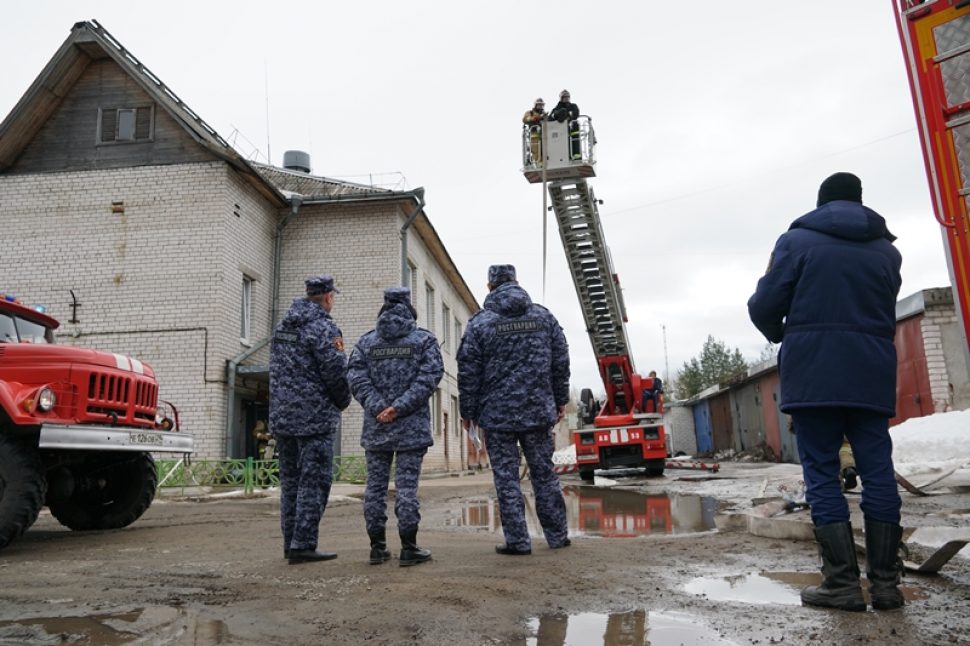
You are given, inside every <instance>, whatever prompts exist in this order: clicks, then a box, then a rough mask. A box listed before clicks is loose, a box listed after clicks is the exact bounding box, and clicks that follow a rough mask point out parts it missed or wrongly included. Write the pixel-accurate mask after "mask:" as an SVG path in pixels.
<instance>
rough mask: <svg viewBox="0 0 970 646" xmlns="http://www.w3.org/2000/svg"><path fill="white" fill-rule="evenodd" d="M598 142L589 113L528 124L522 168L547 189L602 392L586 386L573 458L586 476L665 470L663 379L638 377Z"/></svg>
mask: <svg viewBox="0 0 970 646" xmlns="http://www.w3.org/2000/svg"><path fill="white" fill-rule="evenodd" d="M537 130H538V132H537ZM537 144H538V145H537ZM595 147H596V137H595V134H594V132H593V126H592V121H591V120H590V119H589V117H587V116H585V115H580V116H579V117H578V119H575V120H566V121H562V122H559V121H554V120H549V121H542V122H541V123H538V124H532V125H526V126H525V127H524V128H523V138H522V158H523V173H524V175H525V178H526V179H527V180H528V181H529V182H530V183H532V184H538V183H541V184H543V186H544V191H546V190H547V191H548V196H549V199H550V200H551V203H552V210H553V211H554V212H555V214H556V222H557V224H558V227H559V237H560V239H561V241H562V244H563V249H564V250H565V252H566V261H567V263H568V265H569V272H570V274H571V275H572V279H573V285H574V286H575V288H576V295H577V296H578V298H579V304H580V307H581V309H582V312H583V319H584V320H585V323H586V332H587V334H588V335H589V340H590V343H591V344H592V346H593V354H594V355H595V357H596V362H597V364H598V365H599V373H600V377H601V378H602V380H603V388H604V390H605V396H604V400H603V402H602V403H600V402H597V401H596V400H595V399H594V397H593V394H592V390H591V389H588V388H587V389H583V391H582V396H581V401H580V402H579V410H580V414H579V428H577V429H576V431H575V432H574V433H573V440H574V442H575V445H576V463H577V467H578V470H579V474H580V476H581V477H582V479H583V480H587V481H588V480H592V479H593V472H594V471H595V470H596V469H610V468H618V467H623V468H632V467H645V470H646V473H647V475H650V476H661V475H663V471H664V465H665V461H666V458H667V446H666V438H665V435H664V428H663V421H662V412H663V402H662V399H661V397H660V396H659V394H658V390H659V385H660V384H659V383H656V382H655V381H654V379H651V378H649V377H641V376H640V375H639V374H637V372H636V369H635V368H634V365H633V353H632V351H631V350H630V342H629V340H628V338H627V333H626V325H625V324H626V322H627V316H626V308H625V306H624V304H623V294H622V291H621V289H620V280H619V278H618V276H617V275H616V272H615V271H614V270H613V262H612V259H611V257H610V252H609V248H608V247H607V245H606V239H605V237H604V236H603V227H602V223H601V221H600V216H599V210H598V208H597V205H598V204H599V202H598V201H597V199H596V197H595V196H594V194H593V189H592V188H591V187H590V186H589V184H588V183H587V182H586V178H589V177H595V175H596V172H595V164H596V160H595V155H594V153H595ZM544 218H545V210H544V211H543V219H544ZM543 221H544V220H543ZM657 381H659V380H657Z"/></svg>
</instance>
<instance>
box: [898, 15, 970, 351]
mask: <svg viewBox="0 0 970 646" xmlns="http://www.w3.org/2000/svg"><path fill="white" fill-rule="evenodd" d="M893 7H894V9H895V14H896V25H897V27H898V29H899V36H900V40H901V42H902V47H903V56H904V58H905V61H906V68H907V72H908V74H909V82H910V88H911V90H912V95H913V107H914V109H915V111H916V123H917V130H918V131H919V138H920V143H921V144H922V148H923V161H924V163H925V166H926V176H927V180H928V181H929V188H930V196H931V198H932V202H933V211H934V215H935V217H936V220H937V222H938V223H939V224H940V228H941V231H942V233H943V237H944V240H945V244H944V248H945V249H946V261H947V266H948V269H949V271H950V281H951V283H952V284H953V295H954V300H955V302H956V303H957V307H956V310H957V312H958V313H959V316H960V321H961V323H962V331H963V335H964V344H963V345H964V351H965V352H966V353H967V354H965V359H966V365H968V366H970V349H968V348H970V346H968V345H967V343H966V341H967V339H970V208H968V200H970V0H893Z"/></svg>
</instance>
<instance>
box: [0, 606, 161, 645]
mask: <svg viewBox="0 0 970 646" xmlns="http://www.w3.org/2000/svg"><path fill="white" fill-rule="evenodd" d="M141 614H142V610H132V611H130V612H124V613H118V614H97V615H90V616H87V617H34V618H32V619H18V620H16V621H0V643H29V644H79V645H80V644H85V645H86V644H91V645H92V646H95V645H97V646H102V645H103V646H117V645H119V644H128V643H131V642H133V641H135V640H136V639H138V638H139V637H140V636H141V635H140V634H139V633H138V632H136V631H135V630H133V626H134V624H135V622H137V621H138V619H139V618H140V617H141ZM12 640H17V641H12Z"/></svg>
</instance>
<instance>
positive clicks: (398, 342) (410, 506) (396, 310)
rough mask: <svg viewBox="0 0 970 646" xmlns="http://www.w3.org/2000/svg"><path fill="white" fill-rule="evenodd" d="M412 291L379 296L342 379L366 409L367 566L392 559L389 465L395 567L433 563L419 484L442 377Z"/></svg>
mask: <svg viewBox="0 0 970 646" xmlns="http://www.w3.org/2000/svg"><path fill="white" fill-rule="evenodd" d="M417 315H418V313H417V311H416V310H415V309H414V307H413V306H412V305H411V290H410V289H408V288H407V287H391V288H389V289H386V290H384V305H383V306H382V307H381V311H380V314H379V315H378V317H377V327H376V328H375V329H373V330H371V331H370V332H368V333H367V334H365V335H364V336H362V337H360V340H359V341H358V342H357V345H356V346H354V351H353V352H352V353H351V354H350V367H349V370H348V373H347V377H348V380H349V381H350V389H351V391H352V392H353V394H354V398H355V399H356V400H357V401H358V402H359V403H360V405H361V406H362V407H363V409H364V430H363V433H362V434H361V437H360V445H361V446H362V447H364V455H365V457H366V459H367V487H366V488H365V490H364V524H365V525H366V526H367V535H368V536H369V537H370V546H371V551H370V563H371V565H379V564H381V563H383V562H384V561H387V560H388V559H390V558H391V553H390V552H389V551H388V550H387V538H386V532H385V526H386V525H387V513H386V512H387V483H388V480H389V479H390V474H391V462H393V461H394V460H395V459H396V461H397V463H396V467H395V476H394V485H395V487H396V489H397V493H396V495H395V499H394V514H395V515H396V516H397V528H398V534H399V535H400V537H401V555H400V559H399V561H400V565H401V566H402V567H405V566H409V565H418V564H420V563H424V562H426V561H428V560H430V559H431V552H430V551H429V550H425V549H421V548H420V547H418V544H417V534H418V523H419V522H420V521H421V514H420V512H419V509H420V505H419V503H418V477H419V476H420V475H421V463H422V461H423V460H424V454H425V453H427V452H428V447H429V446H431V445H432V444H434V439H433V438H432V437H431V414H430V409H429V406H428V400H430V399H431V396H432V395H433V394H434V391H435V388H437V387H438V383H439V382H440V381H441V377H442V375H444V371H445V369H444V363H443V362H442V360H441V351H440V350H439V349H438V340H437V339H436V338H435V336H434V334H432V333H431V332H430V331H428V330H425V329H424V328H419V327H418V326H417V325H416V324H415V319H416V318H417Z"/></svg>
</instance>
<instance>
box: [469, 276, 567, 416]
mask: <svg viewBox="0 0 970 646" xmlns="http://www.w3.org/2000/svg"><path fill="white" fill-rule="evenodd" d="M458 390H459V393H460V395H461V416H462V418H463V419H470V420H473V421H475V422H477V423H478V425H479V426H481V427H482V428H483V429H485V430H502V431H513V430H532V429H539V428H549V427H551V426H552V425H553V424H555V423H556V420H557V418H558V411H557V407H558V406H564V405H565V404H566V403H567V402H568V401H569V347H568V345H567V344H566V335H565V334H563V331H562V327H560V326H559V322H558V321H557V320H556V317H555V316H553V315H552V313H551V312H550V311H549V310H547V309H546V308H544V307H542V306H541V305H536V304H535V303H533V302H532V299H530V298H529V295H528V294H527V293H526V291H525V290H524V289H522V288H521V287H519V286H518V285H517V284H515V283H505V284H503V285H499V286H498V287H497V288H495V290H493V291H492V292H491V293H490V294H489V295H488V296H487V297H486V298H485V308H484V309H483V310H482V311H480V312H479V313H478V314H476V315H475V316H473V317H472V318H471V320H469V321H468V328H467V329H466V330H465V336H464V337H463V338H462V340H461V347H460V348H459V349H458Z"/></svg>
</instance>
